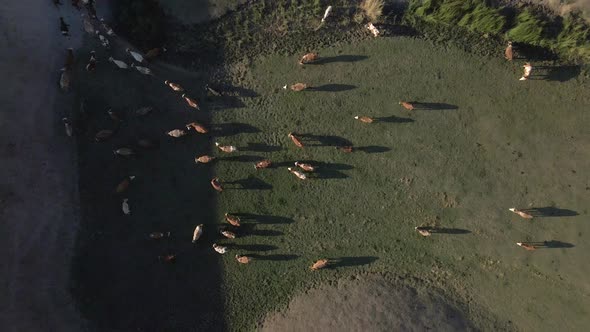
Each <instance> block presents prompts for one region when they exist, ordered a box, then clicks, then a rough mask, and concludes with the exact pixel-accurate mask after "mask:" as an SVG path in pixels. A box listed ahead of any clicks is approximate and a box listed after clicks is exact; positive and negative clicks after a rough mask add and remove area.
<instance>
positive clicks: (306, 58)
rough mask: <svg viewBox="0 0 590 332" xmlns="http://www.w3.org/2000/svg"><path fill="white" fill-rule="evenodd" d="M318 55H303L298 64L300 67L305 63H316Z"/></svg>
mask: <svg viewBox="0 0 590 332" xmlns="http://www.w3.org/2000/svg"><path fill="white" fill-rule="evenodd" d="M319 57H320V56H319V54H317V53H307V54H305V55H304V56H303V57H301V60H299V64H300V65H304V64H307V63H311V62H314V61H316V60H317V59H318V58H319Z"/></svg>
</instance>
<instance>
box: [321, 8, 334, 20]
mask: <svg viewBox="0 0 590 332" xmlns="http://www.w3.org/2000/svg"><path fill="white" fill-rule="evenodd" d="M330 12H332V6H328V8H326V11H325V12H324V17H322V23H324V22H325V21H326V19H327V18H328V16H329V15H330Z"/></svg>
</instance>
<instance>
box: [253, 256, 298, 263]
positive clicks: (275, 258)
mask: <svg viewBox="0 0 590 332" xmlns="http://www.w3.org/2000/svg"><path fill="white" fill-rule="evenodd" d="M249 256H250V257H252V258H254V259H256V260H260V261H277V262H280V261H290V260H294V259H297V258H299V257H301V256H299V255H285V254H277V255H259V254H252V255H249Z"/></svg>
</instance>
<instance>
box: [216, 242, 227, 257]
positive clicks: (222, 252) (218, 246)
mask: <svg viewBox="0 0 590 332" xmlns="http://www.w3.org/2000/svg"><path fill="white" fill-rule="evenodd" d="M213 250H215V251H217V252H218V253H220V254H222V255H223V254H225V253H226V252H227V247H222V246H220V245H217V243H213Z"/></svg>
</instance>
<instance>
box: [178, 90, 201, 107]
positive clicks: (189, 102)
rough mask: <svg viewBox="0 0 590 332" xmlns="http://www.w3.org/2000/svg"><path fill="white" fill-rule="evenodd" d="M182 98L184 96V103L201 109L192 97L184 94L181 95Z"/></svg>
mask: <svg viewBox="0 0 590 332" xmlns="http://www.w3.org/2000/svg"><path fill="white" fill-rule="evenodd" d="M182 98H184V100H185V101H186V103H187V104H188V106H190V107H192V108H195V109H197V110H201V108H200V107H199V104H198V103H197V101H196V100H194V99H193V98H191V97H189V96H187V95H186V93H185V94H183V95H182Z"/></svg>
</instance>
